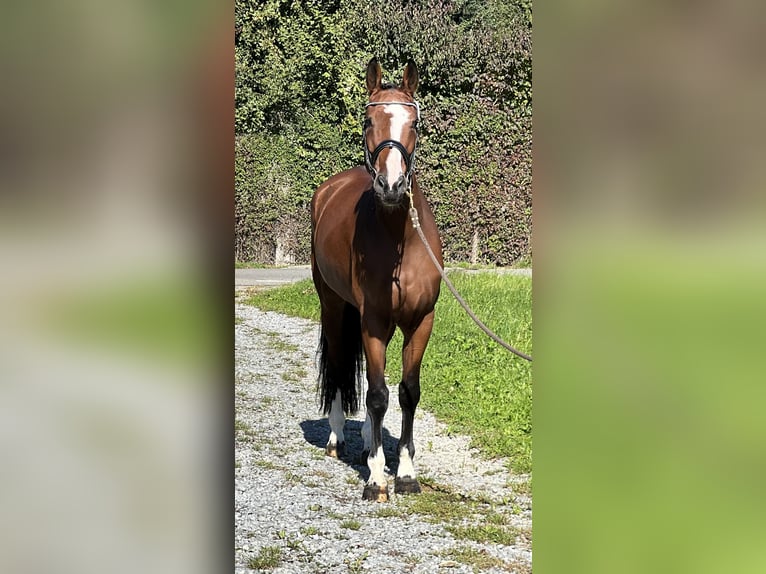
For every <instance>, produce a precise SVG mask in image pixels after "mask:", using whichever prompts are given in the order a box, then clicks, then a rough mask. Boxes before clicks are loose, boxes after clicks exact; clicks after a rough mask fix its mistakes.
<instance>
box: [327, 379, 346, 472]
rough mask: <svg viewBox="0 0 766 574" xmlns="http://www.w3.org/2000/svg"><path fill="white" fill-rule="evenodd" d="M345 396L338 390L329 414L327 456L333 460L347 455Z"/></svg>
mask: <svg viewBox="0 0 766 574" xmlns="http://www.w3.org/2000/svg"><path fill="white" fill-rule="evenodd" d="M342 397H343V395H342V393H341V391H340V389H338V390H337V391H336V392H335V399H334V400H333V401H332V405H331V406H330V413H329V417H328V418H329V422H330V438H329V439H328V441H327V446H326V447H325V454H326V455H327V456H330V457H332V458H343V457H344V456H345V454H346V437H345V435H344V434H343V427H344V426H345V425H346V415H345V413H344V412H343V398H342Z"/></svg>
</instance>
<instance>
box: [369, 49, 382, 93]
mask: <svg viewBox="0 0 766 574" xmlns="http://www.w3.org/2000/svg"><path fill="white" fill-rule="evenodd" d="M381 77H382V73H381V71H380V64H379V63H378V59H377V58H373V59H372V60H370V63H369V64H367V91H368V92H369V93H370V94H371V93H372V92H374V91H375V90H379V89H380V81H381Z"/></svg>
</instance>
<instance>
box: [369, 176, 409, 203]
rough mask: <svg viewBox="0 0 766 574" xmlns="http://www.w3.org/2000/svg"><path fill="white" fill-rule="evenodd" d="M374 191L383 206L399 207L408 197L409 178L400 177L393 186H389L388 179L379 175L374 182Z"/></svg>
mask: <svg viewBox="0 0 766 574" xmlns="http://www.w3.org/2000/svg"><path fill="white" fill-rule="evenodd" d="M372 189H373V191H374V192H375V197H376V198H377V199H378V201H380V203H381V204H382V205H383V206H385V207H397V206H399V205H401V204H402V203H403V202H404V198H405V197H406V196H407V189H408V185H407V178H406V177H405V176H404V175H400V176H399V178H398V179H397V180H396V181H395V182H394V183H393V185H389V183H388V178H387V177H386V176H385V175H384V174H382V173H379V174H377V175H376V176H375V179H374V180H373V182H372Z"/></svg>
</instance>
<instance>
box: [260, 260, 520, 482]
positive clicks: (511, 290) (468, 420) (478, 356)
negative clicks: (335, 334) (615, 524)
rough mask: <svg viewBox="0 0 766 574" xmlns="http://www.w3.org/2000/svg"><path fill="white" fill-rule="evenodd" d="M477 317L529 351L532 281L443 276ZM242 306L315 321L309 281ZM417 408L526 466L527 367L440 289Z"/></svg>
mask: <svg viewBox="0 0 766 574" xmlns="http://www.w3.org/2000/svg"><path fill="white" fill-rule="evenodd" d="M450 279H451V280H452V282H453V283H454V284H455V287H456V288H457V290H458V291H459V292H460V293H461V295H462V296H463V298H465V300H466V301H467V302H468V304H469V305H470V306H471V308H472V309H473V310H474V312H475V313H476V314H477V315H478V317H479V318H480V319H481V320H482V321H483V322H484V323H485V324H486V325H487V326H488V327H489V328H490V329H492V330H494V331H495V332H496V333H497V334H498V335H499V336H500V337H502V338H503V339H504V340H506V341H507V342H508V343H510V344H511V345H513V346H514V347H516V348H518V349H519V350H521V351H523V352H526V353H531V347H532V280H531V279H530V278H528V277H518V276H513V275H496V274H493V273H479V274H467V273H462V272H459V271H458V272H453V273H450ZM246 302H247V303H248V304H251V305H255V306H257V307H259V308H261V309H265V310H271V311H279V312H282V313H286V314H289V315H296V316H300V317H306V318H309V319H313V320H318V318H319V300H318V298H317V295H316V292H315V291H314V286H313V284H312V282H311V281H310V280H305V281H301V282H299V283H295V284H293V285H289V286H286V287H282V288H278V289H271V290H268V291H263V292H260V293H254V294H253V295H251V296H250V297H249V298H248V299H247V300H246ZM401 345H402V338H401V334H400V333H399V332H398V331H397V334H396V335H395V337H394V339H393V341H392V342H391V345H389V351H388V356H387V373H388V375H389V376H390V380H391V381H392V382H393V381H396V380H398V379H399V377H400V376H401V375H400V374H401ZM421 388H422V395H421V405H422V406H423V407H424V408H425V409H427V410H429V411H431V412H433V413H434V414H436V415H437V417H439V418H440V419H441V420H443V421H446V422H447V423H448V425H449V426H450V429H451V430H453V431H456V432H461V433H466V434H468V435H470V436H471V437H472V438H473V440H474V443H475V445H476V446H477V447H479V448H480V449H481V450H482V451H483V452H484V453H486V454H487V455H490V456H507V457H509V459H510V461H511V467H512V468H513V470H515V471H519V472H529V471H530V470H531V466H532V421H531V410H532V370H531V365H530V364H529V363H528V362H526V361H524V360H522V359H519V358H517V357H515V356H514V355H511V354H510V353H509V352H508V351H506V350H505V349H503V348H502V347H500V346H499V345H497V344H496V343H494V342H493V341H492V340H490V339H489V338H488V337H487V336H486V335H485V334H484V333H483V332H482V331H481V330H480V329H479V328H478V327H477V326H476V325H475V324H474V323H473V321H471V319H470V318H469V317H468V316H467V314H466V313H465V311H464V310H463V308H462V307H460V305H459V304H458V303H457V301H455V299H454V297H453V296H452V294H451V293H450V292H449V290H448V289H447V288H446V287H445V286H442V294H441V296H440V298H439V302H438V303H437V306H436V319H435V322H434V329H433V334H432V336H431V340H430V342H429V345H428V350H427V351H426V354H425V358H424V360H423V367H422V371H421Z"/></svg>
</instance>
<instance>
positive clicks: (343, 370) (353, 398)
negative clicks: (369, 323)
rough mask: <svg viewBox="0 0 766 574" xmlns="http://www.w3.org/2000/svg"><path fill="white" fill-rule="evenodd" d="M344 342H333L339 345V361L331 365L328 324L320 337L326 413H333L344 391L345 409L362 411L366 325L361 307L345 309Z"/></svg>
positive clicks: (322, 397) (321, 396)
mask: <svg viewBox="0 0 766 574" xmlns="http://www.w3.org/2000/svg"><path fill="white" fill-rule="evenodd" d="M342 325H343V327H342V332H341V337H340V339H341V340H340V341H333V343H334V346H337V347H338V353H337V357H336V361H335V363H336V364H331V361H330V357H329V342H328V340H327V333H326V332H325V330H324V327H323V328H322V330H321V333H320V336H319V339H320V340H319V349H318V350H317V354H318V355H319V405H320V408H321V409H322V412H323V413H324V414H328V413H329V412H330V407H331V406H332V402H333V401H334V400H335V394H336V393H337V391H338V390H340V394H341V398H342V400H343V411H344V412H346V413H348V414H356V412H357V411H358V410H359V395H360V394H361V393H362V324H361V317H360V316H359V310H358V309H357V308H356V307H354V306H353V305H349V304H348V303H346V305H345V306H344V308H343V321H342Z"/></svg>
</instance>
